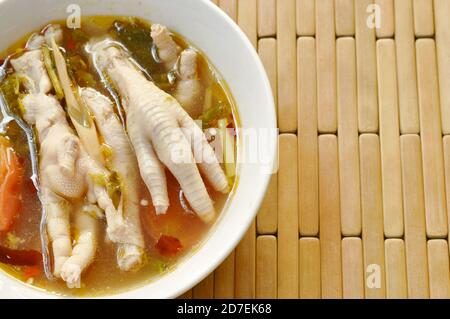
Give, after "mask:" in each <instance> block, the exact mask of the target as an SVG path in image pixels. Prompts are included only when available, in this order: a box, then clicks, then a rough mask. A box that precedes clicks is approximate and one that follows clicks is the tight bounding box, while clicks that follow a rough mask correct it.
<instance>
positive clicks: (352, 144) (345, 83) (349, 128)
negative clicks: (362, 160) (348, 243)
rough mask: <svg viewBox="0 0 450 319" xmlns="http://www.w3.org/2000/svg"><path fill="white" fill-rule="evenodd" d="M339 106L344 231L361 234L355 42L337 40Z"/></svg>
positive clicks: (347, 39) (340, 172)
mask: <svg viewBox="0 0 450 319" xmlns="http://www.w3.org/2000/svg"><path fill="white" fill-rule="evenodd" d="M336 48H337V101H338V102H337V107H338V131H339V134H338V141H339V180H340V188H341V189H343V190H344V189H345V191H343V192H340V196H341V198H340V204H341V232H342V235H344V236H359V235H360V234H361V200H360V180H359V151H358V148H359V146H358V145H359V142H358V106H357V89H356V86H357V83H356V55H355V39H353V38H340V39H338V40H337V45H336Z"/></svg>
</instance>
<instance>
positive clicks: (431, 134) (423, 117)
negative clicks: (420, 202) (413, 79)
mask: <svg viewBox="0 0 450 319" xmlns="http://www.w3.org/2000/svg"><path fill="white" fill-rule="evenodd" d="M416 50H417V74H418V87H419V108H420V127H421V130H420V133H421V138H422V157H423V175H424V176H423V177H424V190H425V211H426V224H427V235H428V237H430V238H443V237H447V233H448V231H447V229H448V227H447V203H446V198H445V184H444V158H443V150H442V137H441V118H440V107H439V89H438V79H437V66H436V50H435V43H434V40H432V39H420V40H417V42H416Z"/></svg>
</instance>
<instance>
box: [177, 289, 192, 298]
mask: <svg viewBox="0 0 450 319" xmlns="http://www.w3.org/2000/svg"><path fill="white" fill-rule="evenodd" d="M177 299H181V300H183V299H192V289H189V290H188V291H186V292H185V293H184V294H182V295H181V296H179V297H178V298H177Z"/></svg>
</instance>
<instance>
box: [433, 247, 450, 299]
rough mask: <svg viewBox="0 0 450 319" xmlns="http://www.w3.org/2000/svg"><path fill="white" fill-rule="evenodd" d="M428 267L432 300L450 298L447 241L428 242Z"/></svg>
mask: <svg viewBox="0 0 450 319" xmlns="http://www.w3.org/2000/svg"><path fill="white" fill-rule="evenodd" d="M428 267H429V269H430V298H432V299H448V298H450V279H449V261H448V244H447V241H446V240H441V239H435V240H429V241H428Z"/></svg>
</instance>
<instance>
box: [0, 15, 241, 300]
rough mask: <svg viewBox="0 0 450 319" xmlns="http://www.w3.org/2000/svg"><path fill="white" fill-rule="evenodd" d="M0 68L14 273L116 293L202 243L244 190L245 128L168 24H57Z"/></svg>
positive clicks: (19, 46)
mask: <svg viewBox="0 0 450 319" xmlns="http://www.w3.org/2000/svg"><path fill="white" fill-rule="evenodd" d="M2 58H3V59H2V60H1V61H0V65H2V66H1V69H0V89H1V95H0V97H1V98H0V106H1V109H2V122H1V126H0V133H1V136H0V267H1V268H2V269H3V270H5V271H6V272H7V273H9V274H10V275H12V276H14V277H16V278H18V279H20V280H22V281H24V282H26V283H28V284H31V285H34V286H36V287H39V288H41V289H45V290H47V291H51V292H55V293H59V294H65V295H98V294H111V293H117V292H120V291H123V290H126V289H130V288H132V287H136V286H139V285H143V284H145V283H146V282H148V281H149V280H152V279H155V278H156V277H157V276H160V275H161V274H163V273H164V272H167V271H170V270H171V269H173V267H174V266H176V264H177V262H179V261H180V259H181V258H183V256H186V255H187V254H189V252H192V250H195V249H196V247H197V246H198V245H200V244H201V242H202V240H203V239H204V238H205V236H206V234H207V232H208V230H209V229H210V228H211V226H212V225H213V224H214V222H215V220H216V219H217V217H218V215H219V214H220V211H221V210H222V209H223V207H224V205H225V203H226V201H227V199H228V198H229V196H230V194H231V193H232V190H233V188H234V185H235V183H236V165H235V154H236V145H237V143H236V138H235V136H236V134H234V133H233V132H235V131H236V129H237V128H238V124H237V113H236V110H235V107H234V105H233V102H232V101H233V100H232V98H231V96H230V94H229V93H228V91H227V89H226V86H225V85H224V83H223V81H222V80H221V78H220V77H219V76H218V73H217V72H216V71H215V70H214V68H213V67H212V66H211V65H210V64H209V63H208V60H207V58H206V57H205V56H204V55H202V53H201V52H199V51H198V50H196V49H195V48H193V47H192V46H191V45H190V44H189V43H187V42H186V41H185V40H183V39H182V38H181V37H180V36H178V35H176V34H174V33H171V32H170V31H169V30H168V29H167V28H166V27H165V26H162V25H159V24H152V25H150V24H149V23H147V22H145V21H141V20H138V19H134V18H133V19H131V18H122V17H90V18H85V19H84V20H83V21H82V27H81V29H75V30H72V29H68V28H66V27H65V25H64V23H63V22H52V23H49V24H48V25H47V26H46V27H44V28H43V29H42V30H37V31H36V33H34V34H32V35H31V36H27V37H26V38H24V39H22V40H21V41H19V42H18V43H16V44H14V45H12V46H11V47H10V48H9V49H8V50H7V51H6V52H5V53H4V54H3V55H2ZM224 158H225V159H226V160H225V161H224V160H223V159H224Z"/></svg>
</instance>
